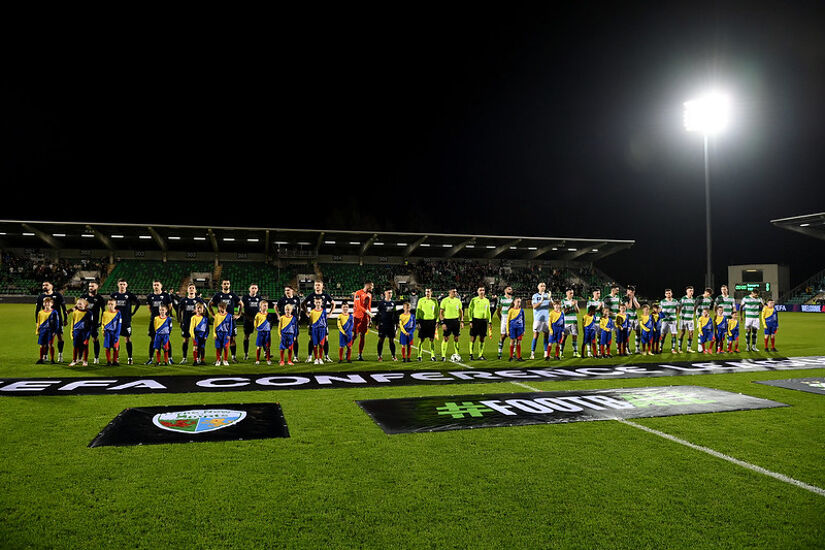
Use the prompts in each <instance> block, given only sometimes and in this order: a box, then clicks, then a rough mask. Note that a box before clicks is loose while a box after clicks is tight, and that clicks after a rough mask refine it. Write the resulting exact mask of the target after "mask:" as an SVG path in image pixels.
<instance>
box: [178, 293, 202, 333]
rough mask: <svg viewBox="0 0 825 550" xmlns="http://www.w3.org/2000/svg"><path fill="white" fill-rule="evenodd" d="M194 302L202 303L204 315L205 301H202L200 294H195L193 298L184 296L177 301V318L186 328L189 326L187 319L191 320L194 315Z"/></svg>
mask: <svg viewBox="0 0 825 550" xmlns="http://www.w3.org/2000/svg"><path fill="white" fill-rule="evenodd" d="M196 304H203V309H204V315H206V311H205V310H206V302H204V301H203V298H201V297H200V296H195V297H194V298H189V297H185V298H181V299H180V300H179V301H178V320H179V321H180V323H181V326H185V327H186V328H187V329H188V328H189V321H191V320H192V317H193V316H194V315H195V305H196Z"/></svg>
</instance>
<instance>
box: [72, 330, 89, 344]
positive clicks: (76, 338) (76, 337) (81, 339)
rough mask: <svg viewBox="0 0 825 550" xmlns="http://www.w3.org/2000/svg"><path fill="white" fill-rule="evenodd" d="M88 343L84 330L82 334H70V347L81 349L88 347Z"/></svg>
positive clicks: (87, 334) (87, 336) (86, 333)
mask: <svg viewBox="0 0 825 550" xmlns="http://www.w3.org/2000/svg"><path fill="white" fill-rule="evenodd" d="M88 343H89V333H88V332H86V331H85V330H84V331H82V332H73V333H72V346H73V347H76V348H82V347H85V346H86V345H88Z"/></svg>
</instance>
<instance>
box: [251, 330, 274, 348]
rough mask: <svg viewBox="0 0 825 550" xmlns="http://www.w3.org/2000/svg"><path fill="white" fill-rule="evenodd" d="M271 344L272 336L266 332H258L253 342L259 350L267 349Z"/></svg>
mask: <svg viewBox="0 0 825 550" xmlns="http://www.w3.org/2000/svg"><path fill="white" fill-rule="evenodd" d="M270 343H272V335H271V333H270V332H269V331H268V330H259V331H258V339H257V340H255V345H256V346H257V347H259V348H268V347H269V345H270Z"/></svg>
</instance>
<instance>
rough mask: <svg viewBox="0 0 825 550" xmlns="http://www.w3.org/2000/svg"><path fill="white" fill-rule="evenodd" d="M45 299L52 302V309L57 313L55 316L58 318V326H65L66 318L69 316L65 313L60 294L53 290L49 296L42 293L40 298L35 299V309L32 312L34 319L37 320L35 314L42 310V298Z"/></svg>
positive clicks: (64, 305)
mask: <svg viewBox="0 0 825 550" xmlns="http://www.w3.org/2000/svg"><path fill="white" fill-rule="evenodd" d="M47 297H48V298H51V299H52V300H53V301H52V309H53V310H55V311H57V316H58V317H60V326H65V324H66V318H67V317H68V316H69V314H68V313H67V312H66V300H65V299H64V298H63V295H62V294H60V293H59V292H57V291H55V290H53V291H52V293H51V294H46V293H45V292H42V293H41V294H40V296H38V297H37V307H36V308H35V310H34V318H35V319H37V314H38V313H39V312H40V310H41V309H43V298H47Z"/></svg>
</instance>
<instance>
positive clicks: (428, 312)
mask: <svg viewBox="0 0 825 550" xmlns="http://www.w3.org/2000/svg"><path fill="white" fill-rule="evenodd" d="M415 318H416V319H418V320H419V321H433V320H435V319H437V318H438V302H436V301H435V300H433V299H432V298H427V297H426V296H425V297H423V298H421V299H420V300H418V305H417V306H416V308H415Z"/></svg>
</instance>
